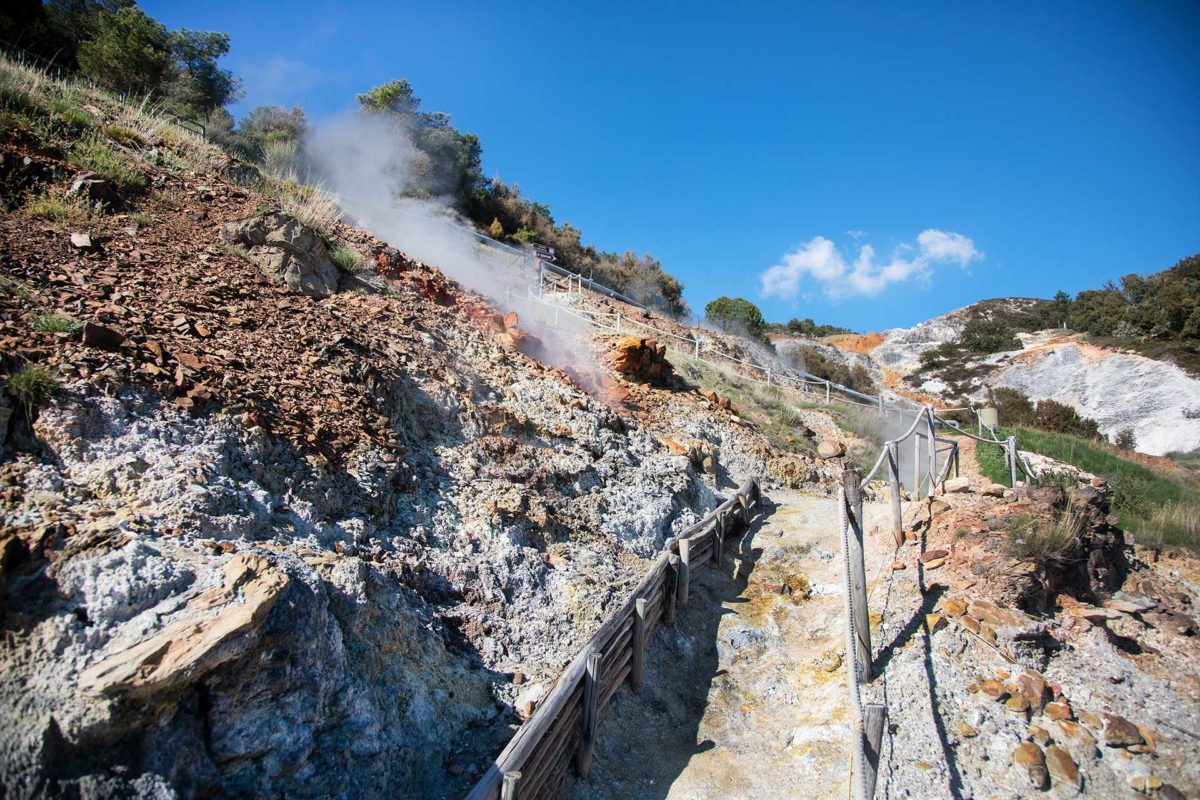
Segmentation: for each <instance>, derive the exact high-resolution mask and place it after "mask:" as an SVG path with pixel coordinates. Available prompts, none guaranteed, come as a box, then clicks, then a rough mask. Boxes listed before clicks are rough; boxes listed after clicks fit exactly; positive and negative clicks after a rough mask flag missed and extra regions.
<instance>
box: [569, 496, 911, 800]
mask: <svg viewBox="0 0 1200 800" xmlns="http://www.w3.org/2000/svg"><path fill="white" fill-rule="evenodd" d="M885 509H886V504H883V503H880V504H872V505H871V506H869V507H868V521H869V522H870V523H872V524H874V523H883V522H885V521H886V516H885ZM836 519H837V517H836V501H835V500H833V499H831V498H815V497H809V496H805V495H801V494H796V493H791V492H781V491H776V492H774V493H773V494H772V496H771V497H770V498H768V501H767V504H766V507H765V514H764V516H763V517H760V518H759V520H758V522H756V524H755V525H754V526H753V527H752V529H751V530H750V532H749V533H747V534H746V536H745V537H744V538H743V539H742V541H741V542H740V543H739V545H738V547H730V548H729V550H728V551H727V553H726V556H725V560H724V563H723V564H722V565H721V569H720V570H709V571H706V572H705V573H704V575H703V576H702V577H701V578H699V579H698V580H697V581H696V582H695V583H694V584H693V585H692V587H691V598H690V600H689V604H688V606H687V607H686V608H684V609H681V610H680V613H679V618H678V621H677V624H676V627H675V628H674V629H670V628H663V629H661V630H662V633H660V634H658V635H656V637H655V641H654V643H653V644H652V645H651V648H650V650H649V651H648V653H647V673H646V685H645V688H644V689H643V691H642V694H641V695H635V694H633V693H631V692H621V693H620V694H619V695H618V696H617V698H616V699H615V700H614V702H613V704H612V706H611V707H610V708H609V710H608V712H607V713H606V714H605V718H604V719H603V721H602V722H601V732H600V739H599V741H598V742H597V745H596V751H595V763H594V765H593V767H592V771H591V774H590V777H589V778H588V779H587V780H584V781H578V782H577V783H576V785H575V787H574V792H573V796H574V797H577V798H581V799H582V798H586V799H587V800H600V799H601V798H605V799H607V798H614V799H615V798H634V799H636V800H651V798H679V799H680V800H683V799H685V798H687V799H690V798H730V797H829V798H844V797H846V796H847V788H848V787H847V778H848V775H847V752H848V751H847V741H848V737H849V733H850V727H849V721H848V712H849V707H848V701H847V696H846V673H845V667H844V665H843V663H842V654H843V651H844V647H845V644H844V638H843V636H844V634H843V631H842V616H843V610H842V609H843V599H842V588H841V587H842V567H841V559H840V551H839V547H840V545H839V541H838V536H837V523H836ZM892 557H893V550H892V543H891V537H890V535H888V534H887V532H886V529H883V528H881V529H880V530H879V531H878V532H877V533H873V534H872V535H871V536H869V537H868V549H867V573H868V578H869V580H872V581H874V580H878V579H879V577H880V576H881V575H883V574H885V573H888V572H890V568H889V565H890V564H891V561H892ZM883 590H884V587H881V588H880V590H879V591H881V592H882V591H883Z"/></svg>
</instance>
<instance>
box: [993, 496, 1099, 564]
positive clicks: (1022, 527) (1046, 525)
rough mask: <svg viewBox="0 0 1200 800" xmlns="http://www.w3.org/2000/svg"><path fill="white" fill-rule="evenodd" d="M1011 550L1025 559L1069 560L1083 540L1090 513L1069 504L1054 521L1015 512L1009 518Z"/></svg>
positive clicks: (1009, 546) (1015, 555) (1019, 557)
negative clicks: (1081, 511) (1080, 510)
mask: <svg viewBox="0 0 1200 800" xmlns="http://www.w3.org/2000/svg"><path fill="white" fill-rule="evenodd" d="M1007 524H1008V531H1009V539H1008V554H1009V555H1010V556H1012V557H1013V558H1015V559H1018V560H1021V561H1033V562H1035V563H1045V562H1047V561H1065V560H1066V559H1067V558H1069V557H1070V555H1071V551H1072V550H1074V549H1075V546H1076V545H1077V544H1078V542H1079V537H1080V534H1082V533H1083V530H1084V527H1085V526H1086V524H1087V517H1085V516H1084V515H1083V514H1081V513H1080V512H1079V511H1078V510H1077V509H1075V507H1074V506H1068V507H1067V509H1066V511H1064V512H1063V513H1062V514H1061V515H1060V516H1059V518H1058V519H1056V520H1054V521H1053V522H1047V521H1046V520H1042V519H1038V518H1037V517H1032V516H1030V515H1028V514H1014V515H1013V516H1011V517H1009V518H1008V523H1007Z"/></svg>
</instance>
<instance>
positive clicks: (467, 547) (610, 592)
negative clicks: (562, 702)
mask: <svg viewBox="0 0 1200 800" xmlns="http://www.w3.org/2000/svg"><path fill="white" fill-rule="evenodd" d="M40 158H44V156H41V155H37V154H35V156H34V159H31V162H32V163H35V164H36V163H37V162H36V159H40ZM17 161H18V162H19V161H20V158H19V157H18V158H17ZM38 174H45V175H52V174H54V170H53V169H50V168H47V169H44V170H41V171H39V173H38ZM263 202H264V201H263V198H261V197H259V196H257V195H256V194H255V192H254V191H253V190H249V189H246V188H244V187H238V186H235V185H233V184H232V183H230V182H228V181H227V180H225V179H224V178H222V177H221V176H219V175H196V174H191V173H187V172H186V171H183V172H175V173H169V174H168V173H156V174H155V175H154V176H153V179H152V181H151V189H150V191H149V193H148V194H147V195H146V196H144V197H139V198H136V207H137V208H138V209H139V212H140V214H141V219H142V221H141V222H140V223H138V224H131V223H130V222H129V220H128V219H127V218H125V216H124V215H123V214H114V215H111V216H109V217H106V218H105V219H104V221H103V222H102V223H100V226H99V227H98V229H97V230H96V231H94V233H93V236H92V240H93V245H92V246H89V247H87V248H81V247H78V246H76V245H74V244H72V242H71V240H70V237H69V235H68V233H67V232H63V231H56V230H54V229H52V228H49V227H43V226H40V225H38V224H35V223H33V222H32V221H31V220H29V219H28V218H26V217H24V216H22V215H21V214H19V213H11V214H6V215H4V216H3V217H2V218H0V251H3V252H4V253H5V258H4V261H3V263H2V264H0V266H2V268H3V272H4V277H5V278H6V279H7V280H9V281H12V282H14V285H16V286H19V287H20V292H5V293H0V342H2V343H3V344H4V348H5V349H4V351H3V362H2V366H3V368H4V370H5V372H6V373H11V372H12V371H14V370H15V369H16V368H17V367H18V366H20V365H22V364H29V363H32V364H37V365H39V366H42V367H44V368H45V369H46V370H47V371H49V372H50V373H52V374H53V375H54V376H55V377H56V379H57V381H58V383H59V387H58V389H57V391H56V392H55V393H54V395H53V397H51V398H49V399H46V400H41V401H39V402H38V403H36V404H34V405H32V406H30V407H28V408H25V407H17V406H14V407H12V408H10V410H11V411H12V413H11V417H10V418H8V419H7V427H6V429H5V430H6V434H7V435H6V437H5V438H4V440H3V456H2V457H3V463H2V464H0V496H2V497H3V503H2V505H0V520H2V524H0V527H2V531H3V532H2V533H0V595H2V597H3V606H2V612H3V617H2V624H3V627H4V629H5V637H4V640H3V642H0V718H2V719H3V721H4V723H3V724H2V725H0V753H2V754H3V758H2V759H0V782H2V784H3V787H4V790H5V791H6V792H7V794H8V796H12V797H35V796H56V795H68V796H76V795H82V796H112V797H128V796H141V797H167V796H179V797H200V796H214V795H217V796H221V795H260V794H261V795H288V796H294V797H329V796H343V797H374V796H379V795H381V794H396V795H400V796H422V797H453V796H458V795H460V794H462V793H463V792H464V791H465V790H466V788H467V787H468V786H469V785H470V784H471V783H472V782H473V780H474V778H475V777H477V774H478V771H479V770H480V769H481V768H482V765H484V764H486V763H487V761H488V759H490V758H491V756H493V755H494V754H495V753H496V752H498V750H499V749H500V748H501V747H502V746H503V743H504V742H505V741H506V740H507V738H508V737H509V736H510V735H511V733H512V731H513V730H514V727H515V725H517V724H519V722H520V716H519V714H518V709H520V708H522V707H524V706H525V705H526V701H529V700H534V701H536V699H537V698H538V697H539V696H540V693H541V692H544V691H545V688H546V686H547V685H548V683H549V681H550V680H552V679H553V677H554V676H555V675H557V673H558V671H559V670H560V669H561V667H562V666H563V665H564V664H565V663H566V662H567V661H568V660H569V658H570V657H571V656H572V655H573V654H574V652H575V650H576V649H577V648H578V647H579V646H580V645H581V644H582V642H583V641H585V640H586V639H587V637H588V636H589V635H590V634H591V632H592V631H593V630H594V628H595V627H596V624H597V623H598V621H599V620H600V619H602V618H603V616H604V615H605V614H606V613H607V611H608V610H609V608H610V607H611V606H612V604H613V603H615V602H619V600H620V599H622V598H623V597H624V593H625V592H626V591H627V590H628V589H630V588H631V587H632V584H633V583H635V582H636V581H637V580H638V579H640V577H641V574H642V572H643V570H644V568H645V564H646V559H648V558H649V557H651V556H654V555H656V554H657V551H658V549H659V548H660V547H661V545H662V543H663V542H664V541H665V539H666V538H668V537H669V536H670V535H671V534H672V533H673V532H674V531H676V530H678V529H679V528H681V527H683V526H686V525H687V524H689V523H691V522H692V521H694V520H695V519H697V518H698V516H699V515H701V514H702V513H704V512H705V511H706V510H708V509H709V508H711V507H712V506H713V505H714V504H715V502H716V501H715V498H716V496H717V494H718V493H722V492H725V491H727V490H728V488H729V487H730V486H732V485H733V483H734V481H736V480H740V479H741V478H743V477H745V476H746V475H749V474H755V475H765V476H767V477H768V478H769V477H770V475H771V474H772V472H773V471H774V472H778V471H779V469H778V465H779V464H780V463H785V465H786V466H787V472H788V476H787V477H788V480H789V481H792V480H795V476H796V475H797V474H800V475H810V474H811V476H812V479H813V480H823V477H822V473H821V472H820V470H819V469H818V468H817V467H816V466H815V459H813V458H812V457H810V456H807V455H805V454H803V453H795V454H788V455H787V456H786V459H785V458H783V454H781V453H780V452H779V451H776V450H775V449H774V448H772V447H771V446H770V444H769V443H768V442H767V441H766V440H765V439H764V437H763V436H762V435H760V434H759V433H758V432H756V431H755V430H754V429H753V428H752V427H751V426H749V425H747V424H746V423H745V422H744V421H741V420H739V419H738V418H737V417H736V415H734V414H733V413H732V412H731V411H730V410H729V409H727V408H722V407H721V406H720V404H718V403H714V402H711V401H710V400H708V399H706V398H705V397H704V396H703V395H702V394H701V393H700V392H699V391H698V387H693V386H690V385H688V384H686V382H679V383H676V384H673V385H670V386H652V385H649V384H641V383H639V382H638V381H637V380H636V379H635V378H634V377H629V378H626V377H622V376H621V375H620V374H618V373H615V372H612V371H611V370H609V369H608V368H607V367H606V366H605V365H604V361H603V359H602V358H600V351H601V350H602V349H603V348H604V347H605V346H606V345H605V344H604V343H603V342H602V341H601V340H598V339H594V338H592V337H590V336H588V335H581V333H580V332H579V331H575V332H573V333H572V332H566V331H564V332H563V334H562V336H563V337H564V338H563V341H561V342H557V343H556V344H558V345H559V346H560V347H561V348H567V349H570V350H571V351H572V352H574V353H575V354H577V369H576V370H575V372H574V374H573V375H572V374H568V372H566V371H564V370H562V369H557V368H553V367H550V366H547V365H546V364H544V363H542V362H541V361H539V360H538V359H537V358H536V355H537V353H538V352H539V346H543V345H546V344H548V343H546V342H541V343H539V342H538V340H537V337H535V336H533V335H531V334H530V333H529V332H527V331H524V330H522V326H521V324H520V320H519V317H518V316H517V315H516V314H513V313H510V312H511V309H503V308H494V307H492V306H491V305H490V304H489V303H488V301H486V300H485V299H484V298H482V297H480V296H478V295H475V294H472V293H471V292H468V291H465V290H464V289H463V288H462V287H460V286H458V285H457V284H455V283H453V282H452V281H450V280H448V279H447V278H446V277H445V276H444V275H442V274H441V273H440V272H438V271H437V270H436V269H433V268H431V267H428V266H426V265H424V264H420V263H418V262H415V261H413V260H411V259H408V258H407V257H405V256H404V255H403V254H402V253H400V252H398V251H396V250H394V249H392V248H390V247H388V246H386V245H385V244H384V243H382V242H380V241H378V240H375V239H373V238H371V237H370V236H368V235H366V234H365V233H363V232H361V231H357V230H354V229H351V228H349V227H346V226H343V225H338V226H336V228H335V229H334V230H333V231H331V232H330V233H329V236H331V237H332V238H333V239H334V240H336V242H337V243H341V244H347V245H351V246H354V247H356V248H358V249H359V250H360V251H361V252H362V253H363V255H364V256H365V257H366V258H367V261H368V264H369V268H368V269H367V270H366V271H365V272H363V273H360V274H358V275H354V276H350V275H342V276H340V277H339V278H338V280H337V282H336V285H332V286H331V285H330V284H329V282H328V281H326V282H325V284H323V285H324V289H322V291H320V292H305V291H300V290H303V288H304V286H306V285H307V284H304V281H303V280H300V281H299V283H297V280H291V281H289V280H288V275H282V274H277V273H280V270H278V269H275V268H274V267H272V268H271V269H267V268H265V267H263V265H261V264H259V263H257V262H256V261H255V258H256V255H255V252H254V251H253V248H251V249H250V250H249V251H248V253H244V252H241V251H238V250H236V249H231V248H230V247H228V246H227V245H226V244H223V242H224V236H223V234H222V231H223V230H228V226H229V225H231V224H234V225H236V224H243V223H241V222H239V221H243V220H246V219H247V218H252V217H253V216H254V214H256V213H259V212H257V211H256V209H258V207H259V206H260V205H262V204H263ZM272 214H273V215H274V216H272V217H271V219H272V220H275V219H276V218H277V217H278V212H277V211H274V210H269V211H268V215H272ZM287 225H289V226H292V227H294V226H293V225H292V223H290V222H289V223H287ZM291 229H292V228H290V227H289V228H288V230H291ZM301 233H303V234H304V236H306V237H308V238H310V239H312V240H313V241H318V240H320V239H319V237H312V236H310V235H309V233H306V232H304V231H301ZM301 238H303V237H301ZM320 241H324V240H320ZM322 246H323V247H324V246H326V245H325V244H323V245H322ZM296 264H300V260H297V261H296ZM293 266H295V265H293ZM298 268H299V267H297V269H298ZM289 274H290V273H289ZM324 276H325V278H329V277H330V276H329V274H328V270H325V272H324ZM292 277H295V276H292ZM297 287H299V289H300V290H297ZM326 295H327V296H326ZM50 313H56V314H66V315H69V316H71V317H73V318H76V319H79V320H80V321H81V322H83V321H86V322H87V326H86V327H85V328H84V329H83V331H82V332H81V333H80V332H64V333H54V332H51V331H45V330H40V329H37V328H35V327H33V326H31V325H30V323H29V320H30V319H32V318H34V317H35V316H37V315H41V314H50ZM531 354H532V355H531ZM583 373H586V377H587V378H588V380H586V381H581V380H579V379H578V378H579V376H580V374H583ZM585 385H586V386H587V387H588V388H587V389H585V388H583V387H584V386H585ZM668 437H669V439H670V440H672V441H677V442H684V441H688V442H694V445H692V450H694V451H695V452H697V453H703V454H704V457H705V458H706V459H708V461H707V462H705V461H700V462H699V463H698V462H697V459H695V458H692V457H689V455H688V454H687V453H682V454H681V453H678V452H676V450H675V449H673V448H672V447H670V446H668V445H667V444H665V443H664V440H665V439H667V438H668ZM689 452H691V451H689ZM706 464H707V466H706Z"/></svg>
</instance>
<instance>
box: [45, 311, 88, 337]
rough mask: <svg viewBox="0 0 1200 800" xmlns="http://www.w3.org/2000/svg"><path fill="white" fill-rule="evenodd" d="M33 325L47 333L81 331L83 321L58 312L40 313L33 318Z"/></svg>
mask: <svg viewBox="0 0 1200 800" xmlns="http://www.w3.org/2000/svg"><path fill="white" fill-rule="evenodd" d="M33 327H34V328H36V329H37V330H39V331H46V332H47V333H79V331H81V330H83V323H81V322H79V321H78V320H75V319H71V318H70V317H64V316H60V315H58V314H38V315H37V316H35V317H34V318H33Z"/></svg>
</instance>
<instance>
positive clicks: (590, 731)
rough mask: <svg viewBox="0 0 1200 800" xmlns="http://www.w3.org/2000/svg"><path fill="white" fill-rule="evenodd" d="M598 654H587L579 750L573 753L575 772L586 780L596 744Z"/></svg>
mask: <svg viewBox="0 0 1200 800" xmlns="http://www.w3.org/2000/svg"><path fill="white" fill-rule="evenodd" d="M600 677H601V676H600V654H599V653H598V652H595V651H592V652H589V653H588V657H587V668H586V671H585V672H584V676H583V720H582V724H581V725H580V731H581V736H580V741H579V749H578V750H576V751H575V753H576V755H575V771H576V772H577V773H578V774H579V777H581V778H586V777H587V774H588V770H589V769H591V767H592V746H593V745H594V744H595V743H596V725H597V723H598V722H599V721H600V720H599V711H600Z"/></svg>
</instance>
